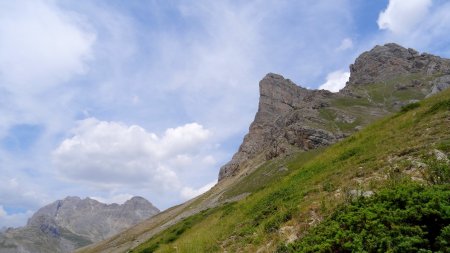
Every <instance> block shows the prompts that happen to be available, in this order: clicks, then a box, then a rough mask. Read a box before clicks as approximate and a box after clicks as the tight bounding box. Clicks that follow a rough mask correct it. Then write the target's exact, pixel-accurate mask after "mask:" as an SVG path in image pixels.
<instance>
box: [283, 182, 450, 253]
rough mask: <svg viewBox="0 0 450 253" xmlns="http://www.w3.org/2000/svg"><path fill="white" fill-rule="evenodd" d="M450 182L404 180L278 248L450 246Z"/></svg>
mask: <svg viewBox="0 0 450 253" xmlns="http://www.w3.org/2000/svg"><path fill="white" fill-rule="evenodd" d="M449 226H450V185H449V184H444V185H433V186H428V187H425V186H420V185H417V184H413V183H405V184H401V185H398V186H396V187H395V188H391V189H386V190H383V191H381V192H379V193H378V194H377V195H376V196H374V197H372V198H361V199H358V200H357V201H354V202H352V203H350V204H348V205H346V206H342V207H341V208H339V209H338V210H337V211H336V212H335V213H334V215H332V216H331V217H330V218H328V219H327V220H325V221H324V222H323V223H321V224H320V225H318V226H317V227H315V228H314V229H312V230H311V231H310V232H309V233H308V234H306V235H305V237H303V238H302V239H301V240H299V241H296V242H294V243H292V244H289V245H280V246H279V247H278V252H431V251H433V252H436V251H438V252H450V246H449V239H450V227H449Z"/></svg>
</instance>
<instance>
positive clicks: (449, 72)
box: [219, 43, 450, 181]
mask: <svg viewBox="0 0 450 253" xmlns="http://www.w3.org/2000/svg"><path fill="white" fill-rule="evenodd" d="M448 87H450V60H449V59H444V58H441V57H438V56H434V55H431V54H427V53H422V54H419V52H417V51H416V50H414V49H411V48H404V47H402V46H400V45H398V44H395V43H388V44H385V45H383V46H375V47H374V48H373V49H371V50H370V51H367V52H364V53H362V54H361V55H360V56H359V57H358V58H357V59H356V60H355V62H354V63H353V64H352V65H350V79H349V82H347V85H346V87H345V88H344V89H342V90H341V91H340V92H338V93H331V92H329V91H325V90H309V89H305V88H302V87H300V86H297V85H296V84H295V83H293V82H292V81H291V80H289V79H286V78H284V77H283V76H281V75H278V74H274V73H269V74H267V75H266V76H265V77H264V78H263V79H262V80H261V81H260V82H259V89H260V98H259V106H258V111H257V113H256V116H255V119H254V121H253V122H252V124H251V125H250V129H249V132H248V134H247V135H246V136H245V137H244V141H243V142H242V144H241V146H240V147H239V150H238V152H237V153H236V154H234V156H233V157H232V159H231V161H230V162H228V163H227V164H225V165H224V166H222V167H221V169H220V172H219V181H220V180H222V179H224V178H227V177H233V176H235V175H238V174H239V173H240V172H242V171H244V172H246V173H248V172H249V171H251V169H252V168H255V167H256V166H257V165H258V164H261V163H262V162H264V160H268V159H272V158H274V157H277V156H280V155H286V154H289V153H290V151H293V150H295V149H297V150H298V149H301V150H309V149H314V148H317V147H321V146H327V145H329V144H331V143H334V142H336V141H338V140H340V139H342V138H344V137H346V136H348V135H350V134H352V133H353V132H355V131H357V130H358V129H361V128H362V127H363V126H364V125H366V124H368V123H370V122H372V121H373V120H375V119H376V118H379V117H382V116H384V115H386V114H388V113H390V112H395V111H396V110H398V109H399V108H400V107H401V106H402V105H405V104H407V103H410V102H414V101H417V100H419V99H422V98H424V97H425V96H427V95H430V94H434V93H436V92H439V91H441V90H443V89H446V88H448Z"/></svg>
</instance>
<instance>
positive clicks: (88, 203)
mask: <svg viewBox="0 0 450 253" xmlns="http://www.w3.org/2000/svg"><path fill="white" fill-rule="evenodd" d="M157 213H159V210H158V209H157V208H156V207H154V206H153V205H152V204H151V203H150V202H149V201H147V200H146V199H144V198H142V197H133V198H131V199H130V200H128V201H126V202H125V203H124V204H122V205H119V204H109V205H108V204H103V203H100V202H98V201H96V200H93V199H90V198H86V199H80V198H79V197H67V198H65V199H63V200H58V201H55V202H53V203H51V204H49V205H47V206H44V207H42V208H41V209H39V210H38V211H37V212H36V213H35V214H34V215H33V216H32V217H31V218H30V219H29V220H28V223H27V225H26V226H25V227H22V228H17V229H9V230H8V231H7V232H5V233H4V234H3V235H0V251H1V252H3V251H2V250H3V248H4V247H3V246H4V245H9V246H8V247H9V249H10V251H9V252H21V253H22V252H23V253H30V252H33V253H34V252H72V251H73V250H75V249H76V248H79V247H82V246H86V245H88V244H91V243H93V242H98V241H101V240H104V239H106V238H108V237H110V236H113V235H115V234H117V233H119V232H120V231H123V230H125V229H127V228H129V227H131V226H132V225H135V224H137V223H139V222H141V221H143V220H145V219H147V218H149V217H151V216H153V215H155V214H157ZM2 245H3V246H2Z"/></svg>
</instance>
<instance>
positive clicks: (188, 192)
mask: <svg viewBox="0 0 450 253" xmlns="http://www.w3.org/2000/svg"><path fill="white" fill-rule="evenodd" d="M216 184H217V181H213V182H210V183H208V184H206V185H204V186H202V187H200V188H198V189H194V188H191V187H184V188H183V189H182V190H181V197H182V198H183V199H185V200H188V199H191V198H194V197H197V196H198V195H200V194H202V193H205V192H207V191H208V190H209V189H211V188H212V187H213V186H214V185H216Z"/></svg>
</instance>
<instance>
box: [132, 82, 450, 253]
mask: <svg viewBox="0 0 450 253" xmlns="http://www.w3.org/2000/svg"><path fill="white" fill-rule="evenodd" d="M449 152H450V89H448V90H447V91H444V92H441V93H440V94H437V95H435V96H433V97H430V98H428V99H426V100H423V101H422V102H420V103H417V104H414V105H410V106H407V107H405V108H404V109H403V110H402V111H401V112H399V113H396V114H394V115H391V116H389V117H386V118H383V119H381V120H379V121H377V122H375V123H374V124H371V125H369V126H367V127H366V128H365V129H363V130H361V131H360V132H358V133H356V134H354V135H352V136H350V137H348V138H347V139H345V140H343V141H341V142H339V143H337V144H335V145H333V146H331V147H329V148H326V149H322V150H316V151H309V152H299V153H297V154H294V155H291V156H290V157H288V158H285V159H275V160H272V161H268V162H266V163H265V164H263V165H262V166H261V167H260V168H259V169H258V170H256V171H254V172H253V173H252V174H250V175H248V176H247V177H246V178H244V179H243V180H242V181H240V182H238V183H237V184H235V185H234V186H233V187H231V188H230V189H229V190H228V191H227V192H225V193H224V195H226V197H227V198H229V197H232V196H237V195H240V194H242V193H251V194H250V195H249V196H247V197H246V198H245V199H242V200H240V201H238V202H234V203H229V204H225V205H222V206H219V207H216V208H213V209H208V210H205V211H203V212H201V213H198V214H196V215H193V216H191V217H188V218H186V219H184V220H182V221H181V222H179V223H177V224H175V225H173V226H172V227H169V228H168V229H166V230H164V231H163V232H160V233H159V234H157V235H155V236H153V237H152V238H151V239H150V240H149V241H147V242H145V243H143V244H141V245H140V246H139V247H137V248H135V249H133V250H132V252H222V251H227V252H239V251H240V252H258V251H259V252H274V251H277V250H278V251H280V252H283V251H284V250H286V251H287V250H289V251H302V249H301V248H299V247H300V246H301V245H302V239H304V238H308V236H306V237H305V235H308V231H313V230H312V228H314V227H316V228H317V227H318V224H321V223H322V221H323V220H324V219H325V220H326V222H330V221H329V219H331V218H330V217H335V215H336V213H335V210H341V209H342V208H343V206H346V205H350V204H351V203H353V201H354V199H355V198H358V196H360V195H372V194H373V193H375V194H374V195H375V197H377V196H378V194H377V193H379V192H383V191H384V189H388V188H390V187H393V186H395V185H397V184H403V183H404V182H406V181H413V182H416V183H415V184H421V185H427V184H429V183H430V182H432V181H433V178H432V177H433V175H431V174H429V172H428V171H427V169H428V168H429V167H430V166H431V165H432V164H431V163H434V162H436V156H437V154H438V155H439V154H440V155H441V156H442V154H444V155H445V156H446V157H448V154H449ZM440 164H441V165H440V166H441V167H442V166H444V167H442V168H443V171H444V172H442V173H444V174H445V173H446V172H445V170H446V169H447V171H448V164H445V162H444V163H443V162H442V161H440ZM445 166H447V167H445ZM444 174H443V175H444ZM434 177H435V178H434V179H435V180H439V179H442V178H443V176H442V177H439V174H438V176H437V178H436V176H435V175H434ZM440 183H441V184H442V183H443V184H444V188H443V189H440V190H441V191H445V189H447V191H448V190H450V189H449V187H448V182H440ZM446 183H447V184H446ZM408 184H409V183H408ZM445 186H447V187H446V188H445ZM443 194H446V193H445V192H444V193H443ZM446 196H447V195H446ZM369 198H374V197H369ZM445 208H447V209H446V210H447V211H448V210H450V207H448V206H447V207H445ZM324 224H325V223H324ZM319 226H320V225H319ZM310 234H311V233H310Z"/></svg>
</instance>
